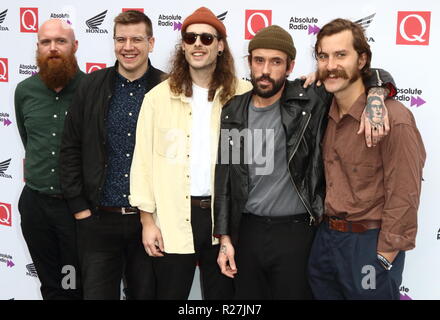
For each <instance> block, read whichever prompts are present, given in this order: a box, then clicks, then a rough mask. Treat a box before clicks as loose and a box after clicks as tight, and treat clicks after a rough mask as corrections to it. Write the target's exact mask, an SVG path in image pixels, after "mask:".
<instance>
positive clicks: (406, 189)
mask: <svg viewBox="0 0 440 320" xmlns="http://www.w3.org/2000/svg"><path fill="white" fill-rule="evenodd" d="M381 148H382V156H383V164H384V186H385V205H384V212H383V217H382V227H381V231H380V234H379V241H378V248H377V250H378V251H384V252H391V251H396V250H410V249H413V248H414V247H415V238H416V234H417V210H418V207H419V200H420V193H421V181H422V169H423V165H424V162H425V158H426V153H425V148H424V146H423V142H422V139H421V137H420V133H419V132H418V130H417V128H416V127H415V125H414V126H411V125H408V124H399V125H396V126H395V127H393V129H392V130H391V134H390V135H389V137H387V140H386V141H384V143H383V144H382V146H381Z"/></svg>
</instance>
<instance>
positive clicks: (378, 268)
mask: <svg viewBox="0 0 440 320" xmlns="http://www.w3.org/2000/svg"><path fill="white" fill-rule="evenodd" d="M378 235H379V229H372V230H368V231H365V232H359V233H355V232H339V231H335V230H331V229H329V228H328V223H327V222H323V223H321V225H320V227H319V230H318V233H317V235H316V239H315V241H314V243H313V247H312V252H311V255H310V263H309V276H310V285H311V287H312V290H313V294H314V296H315V298H316V299H319V300H345V299H347V300H366V299H373V300H382V299H386V300H388V299H390V300H399V297H400V293H399V287H400V284H401V283H402V272H403V265H404V261H405V252H404V251H401V252H399V254H398V255H397V257H396V259H395V260H394V262H393V267H392V268H391V270H389V271H388V270H386V269H385V268H384V267H383V266H382V265H381V263H380V262H379V260H378V259H377V254H376V253H377V239H378Z"/></svg>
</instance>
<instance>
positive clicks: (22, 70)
mask: <svg viewBox="0 0 440 320" xmlns="http://www.w3.org/2000/svg"><path fill="white" fill-rule="evenodd" d="M18 73H19V74H23V75H26V76H33V75H34V74H37V73H38V67H37V65H35V64H32V63H31V64H23V63H20V66H19V68H18Z"/></svg>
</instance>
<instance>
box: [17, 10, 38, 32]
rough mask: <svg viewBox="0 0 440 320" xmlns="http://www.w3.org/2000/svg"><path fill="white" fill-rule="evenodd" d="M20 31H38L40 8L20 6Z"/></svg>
mask: <svg viewBox="0 0 440 320" xmlns="http://www.w3.org/2000/svg"><path fill="white" fill-rule="evenodd" d="M20 32H38V8H20Z"/></svg>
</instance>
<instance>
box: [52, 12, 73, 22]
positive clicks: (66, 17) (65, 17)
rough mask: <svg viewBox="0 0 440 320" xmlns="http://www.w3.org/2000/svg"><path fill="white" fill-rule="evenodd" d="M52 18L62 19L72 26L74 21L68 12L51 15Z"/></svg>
mask: <svg viewBox="0 0 440 320" xmlns="http://www.w3.org/2000/svg"><path fill="white" fill-rule="evenodd" d="M50 18H51V19H61V20H64V21H66V22H67V24H70V25H72V21H71V20H72V19H71V17H70V14H68V13H67V12H61V13H55V12H53V13H51V14H50Z"/></svg>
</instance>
